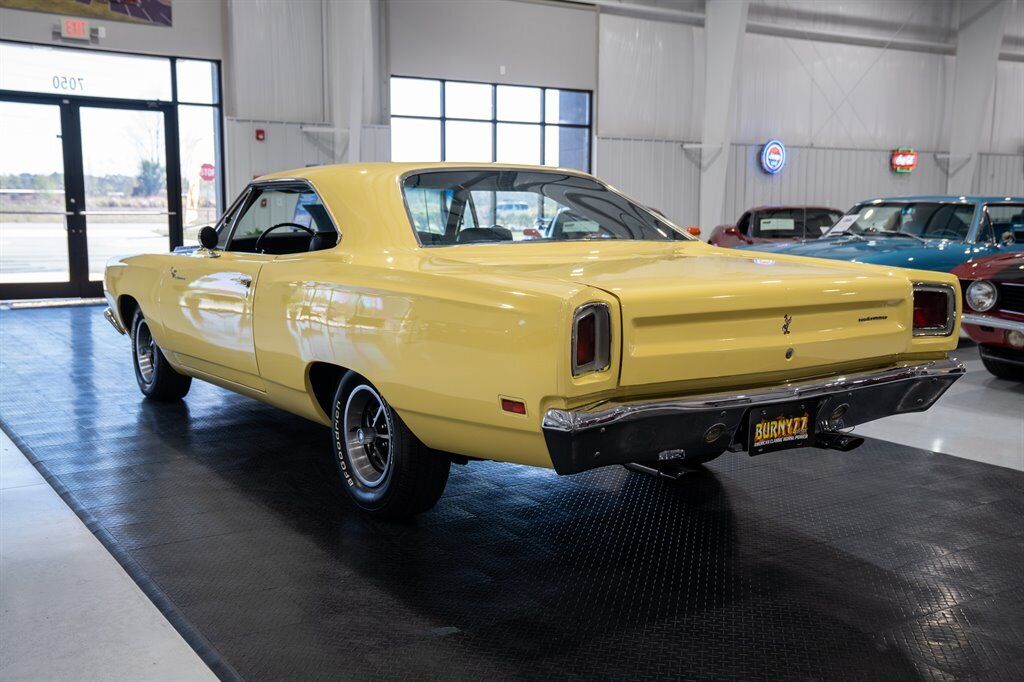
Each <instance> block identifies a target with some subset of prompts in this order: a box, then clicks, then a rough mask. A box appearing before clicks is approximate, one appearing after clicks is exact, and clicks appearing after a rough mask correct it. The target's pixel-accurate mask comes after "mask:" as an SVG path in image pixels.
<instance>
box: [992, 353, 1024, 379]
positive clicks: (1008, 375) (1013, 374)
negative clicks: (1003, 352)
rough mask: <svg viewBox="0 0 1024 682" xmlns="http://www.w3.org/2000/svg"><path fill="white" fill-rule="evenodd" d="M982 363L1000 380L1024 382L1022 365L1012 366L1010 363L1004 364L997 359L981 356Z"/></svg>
mask: <svg viewBox="0 0 1024 682" xmlns="http://www.w3.org/2000/svg"><path fill="white" fill-rule="evenodd" d="M981 362H982V364H983V365H985V369H987V370H988V371H989V373H990V374H992V375H994V376H997V377H999V378H1000V379H1009V380H1010V381H1024V367H1021V366H1020V365H1012V364H1010V363H1009V362H1003V361H1001V360H997V359H995V358H986V357H985V356H984V355H982V356H981Z"/></svg>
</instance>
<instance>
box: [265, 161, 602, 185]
mask: <svg viewBox="0 0 1024 682" xmlns="http://www.w3.org/2000/svg"><path fill="white" fill-rule="evenodd" d="M477 168H483V169H489V170H500V169H508V170H527V171H547V172H557V173H571V174H573V175H582V176H586V177H592V176H590V174H589V173H584V172H583V171H578V170H575V169H572V168H556V167H552V166H532V165H523V164H514V163H458V162H454V161H443V162H397V161H379V162H370V163H338V164H332V165H328V166H308V167H306V168H296V169H292V170H285V171H278V172H275V173H268V174H267V175H261V176H260V177H258V178H256V180H255V181H254V182H260V181H263V180H287V179H293V178H294V179H307V180H310V181H316V180H317V179H325V178H328V177H337V176H342V175H349V176H362V177H363V179H366V180H373V179H379V178H388V177H391V178H399V177H401V176H403V175H405V174H407V173H414V172H416V171H436V170H460V169H468V170H472V169H477Z"/></svg>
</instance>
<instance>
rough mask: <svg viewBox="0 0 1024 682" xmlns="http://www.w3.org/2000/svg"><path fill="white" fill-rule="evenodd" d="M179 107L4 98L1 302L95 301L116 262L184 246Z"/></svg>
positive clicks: (0, 118) (0, 107)
mask: <svg viewBox="0 0 1024 682" xmlns="http://www.w3.org/2000/svg"><path fill="white" fill-rule="evenodd" d="M177 136H178V132H177V117H176V112H175V110H174V108H173V107H171V106H167V105H162V104H159V103H152V104H145V105H132V104H127V105H126V104H123V103H116V104H115V103H112V104H109V105H108V104H105V103H104V104H86V103H80V102H76V101H74V100H68V99H61V100H58V101H56V102H52V101H51V100H50V98H46V97H35V96H25V97H9V96H8V97H4V98H0V299H7V298H49V297H78V296H87V297H95V296H100V295H102V293H103V270H104V267H105V266H106V263H107V261H108V260H109V259H110V258H112V257H114V256H120V255H130V254H135V253H159V252H161V251H163V252H166V251H169V250H170V249H171V248H172V246H173V245H175V244H181V239H182V235H181V222H180V217H179V216H180V207H181V180H180V177H181V176H180V165H179V160H178V146H177Z"/></svg>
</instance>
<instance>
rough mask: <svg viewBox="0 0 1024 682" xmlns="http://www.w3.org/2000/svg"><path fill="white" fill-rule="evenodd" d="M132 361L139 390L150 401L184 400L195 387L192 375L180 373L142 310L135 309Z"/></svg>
mask: <svg viewBox="0 0 1024 682" xmlns="http://www.w3.org/2000/svg"><path fill="white" fill-rule="evenodd" d="M132 364H133V365H134V366H135V380H136V381H137V382H138V384H139V390H140V391H142V395H144V396H146V397H147V398H149V399H150V400H156V401H159V402H165V403H169V402H174V401H176V400H181V399H182V398H184V397H185V395H186V394H187V393H188V389H189V388H190V387H191V386H192V377H189V376H185V375H184V374H178V372H176V371H175V369H174V368H173V367H171V365H170V363H169V362H167V358H165V357H164V353H163V351H162V350H160V347H159V346H157V345H156V341H154V340H153V333H152V332H151V331H150V329H149V323H148V322H146V318H145V316H144V315H143V314H142V311H141V310H136V311H135V317H134V318H132Z"/></svg>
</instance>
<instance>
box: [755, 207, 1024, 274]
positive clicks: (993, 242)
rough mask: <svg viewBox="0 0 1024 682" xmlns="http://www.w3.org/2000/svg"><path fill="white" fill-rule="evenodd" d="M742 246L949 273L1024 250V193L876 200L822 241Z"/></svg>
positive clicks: (842, 220) (842, 221)
mask: <svg viewBox="0 0 1024 682" xmlns="http://www.w3.org/2000/svg"><path fill="white" fill-rule="evenodd" d="M739 248H741V249H747V250H751V251H764V252H769V253H788V254H793V255H795V256H810V257H813V258H831V259H834V260H845V261H855V262H859V263H874V264H876V265H889V266H900V267H908V268H917V269H920V270H937V271H940V272H949V271H950V270H952V269H953V268H955V267H956V266H958V265H960V264H961V263H965V262H967V261H969V260H973V259H976V258H983V257H985V256H991V255H993V254H998V253H1012V252H1014V251H1024V197H947V196H920V197H894V198H890V199H871V200H869V201H863V202H861V203H859V204H857V205H856V206H854V207H853V208H852V209H850V210H849V211H848V212H847V213H846V215H844V216H843V217H842V218H840V219H839V221H838V222H836V224H835V225H833V226H832V227H831V228H830V229H829V230H828V231H827V232H826V233H825V234H823V235H822V236H821V238H820V239H815V240H813V241H805V242H782V243H775V244H750V245H746V246H741V247H739Z"/></svg>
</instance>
